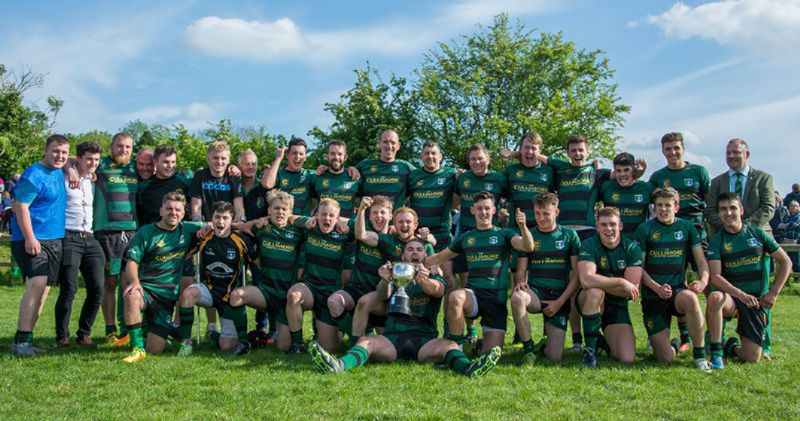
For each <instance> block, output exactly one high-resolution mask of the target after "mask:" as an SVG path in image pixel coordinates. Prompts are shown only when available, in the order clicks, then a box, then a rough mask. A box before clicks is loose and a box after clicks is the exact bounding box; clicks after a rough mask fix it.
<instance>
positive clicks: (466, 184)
mask: <svg viewBox="0 0 800 421" xmlns="http://www.w3.org/2000/svg"><path fill="white" fill-rule="evenodd" d="M469 185H470V182H469V180H464V188H465V189H468V188H469Z"/></svg>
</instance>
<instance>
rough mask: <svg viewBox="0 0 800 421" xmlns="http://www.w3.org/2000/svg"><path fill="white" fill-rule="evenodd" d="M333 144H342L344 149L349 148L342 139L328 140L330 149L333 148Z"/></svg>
mask: <svg viewBox="0 0 800 421" xmlns="http://www.w3.org/2000/svg"><path fill="white" fill-rule="evenodd" d="M331 146H342V147H344V150H347V143H345V142H344V140H342V139H333V140H331V141H330V142H328V150H330V149H331Z"/></svg>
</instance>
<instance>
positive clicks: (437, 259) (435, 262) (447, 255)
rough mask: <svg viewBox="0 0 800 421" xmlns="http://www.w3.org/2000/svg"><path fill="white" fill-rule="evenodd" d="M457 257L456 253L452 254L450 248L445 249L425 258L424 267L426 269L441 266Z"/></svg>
mask: <svg viewBox="0 0 800 421" xmlns="http://www.w3.org/2000/svg"><path fill="white" fill-rule="evenodd" d="M456 256H458V253H454V252H453V251H452V250H450V248H449V247H448V248H446V249H444V250H442V251H440V252H438V253H436V254H434V255H432V256H428V257H426V258H425V266H427V267H429V268H430V267H434V266H441V265H442V264H443V263H444V262H446V261H448V260H451V259H453V258H454V257H456Z"/></svg>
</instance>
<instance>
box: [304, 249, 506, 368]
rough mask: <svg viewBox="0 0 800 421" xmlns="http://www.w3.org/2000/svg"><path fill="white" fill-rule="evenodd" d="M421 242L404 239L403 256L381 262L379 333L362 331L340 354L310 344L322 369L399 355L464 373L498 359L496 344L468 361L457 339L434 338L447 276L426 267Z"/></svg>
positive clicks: (384, 360) (386, 358)
mask: <svg viewBox="0 0 800 421" xmlns="http://www.w3.org/2000/svg"><path fill="white" fill-rule="evenodd" d="M426 256H427V253H426V247H425V243H423V242H422V241H421V240H418V239H413V240H410V241H408V242H407V243H406V245H405V249H404V251H403V255H402V259H403V261H402V262H395V263H394V264H391V263H389V262H387V264H385V265H383V266H381V268H380V269H379V271H378V273H379V274H380V277H381V281H380V283H378V287H377V291H378V294H380V295H381V296H382V297H384V298H386V299H389V304H388V318H387V320H386V330H385V331H384V333H383V335H377V336H362V337H360V338H359V340H358V342H357V343H356V345H355V346H353V347H351V348H350V349H349V350H348V351H347V352H346V353H345V354H344V355H343V356H342V358H336V357H335V356H333V355H331V354H330V353H328V352H327V351H325V349H324V348H323V347H322V346H321V345H320V344H319V343H317V342H316V341H312V342H310V343H309V345H308V352H309V353H310V354H311V357H312V359H313V361H314V362H315V363H316V364H317V365H318V366H319V367H320V368H321V369H322V370H323V371H325V372H332V373H339V372H343V371H345V370H349V369H351V368H354V367H358V366H361V365H364V364H365V363H366V362H367V360H369V359H370V358H372V359H373V360H376V361H380V362H392V361H395V360H397V359H398V358H403V359H408V360H417V361H420V362H431V363H441V362H444V363H445V364H446V365H447V366H449V367H450V368H451V369H452V370H453V371H455V372H457V373H460V374H464V375H466V376H468V377H474V376H480V375H483V374H485V373H487V372H488V371H489V370H491V369H492V368H494V366H495V365H497V360H498V359H499V358H500V355H501V352H500V347H495V348H493V349H492V350H491V351H490V352H488V353H486V354H484V355H481V356H480V357H478V358H476V359H475V360H472V361H470V360H469V359H468V358H467V356H466V355H464V353H463V352H462V351H461V349H459V347H458V345H457V344H456V343H455V342H453V341H451V340H448V339H441V338H438V336H439V331H438V329H437V326H436V319H437V316H438V314H439V308H440V307H441V300H442V296H443V295H444V290H445V281H444V278H443V277H442V275H441V271H440V269H439V268H438V267H434V268H431V269H428V268H426V267H425V266H424V265H423V264H422V263H423V262H424V260H425V257H426Z"/></svg>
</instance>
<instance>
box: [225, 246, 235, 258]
mask: <svg viewBox="0 0 800 421" xmlns="http://www.w3.org/2000/svg"><path fill="white" fill-rule="evenodd" d="M225 256H226V257H227V258H228V260H233V259H235V258H236V250H234V249H231V248H229V249H228V252H227V253H226V254H225Z"/></svg>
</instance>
